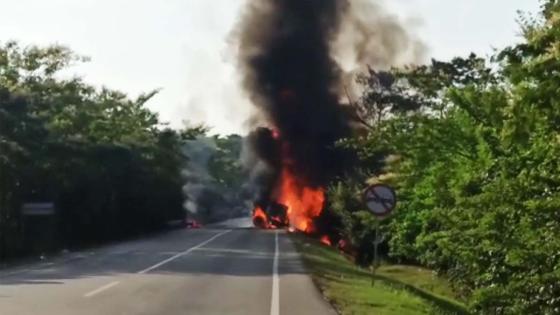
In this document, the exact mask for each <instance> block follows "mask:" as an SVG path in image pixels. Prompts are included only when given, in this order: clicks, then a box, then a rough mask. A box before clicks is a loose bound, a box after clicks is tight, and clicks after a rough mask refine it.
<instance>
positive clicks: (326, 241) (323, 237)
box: [320, 235, 332, 246]
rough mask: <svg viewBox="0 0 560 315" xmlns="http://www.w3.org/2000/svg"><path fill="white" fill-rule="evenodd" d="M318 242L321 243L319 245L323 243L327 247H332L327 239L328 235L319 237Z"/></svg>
mask: <svg viewBox="0 0 560 315" xmlns="http://www.w3.org/2000/svg"><path fill="white" fill-rule="evenodd" d="M320 241H321V243H323V244H325V245H327V246H331V245H332V242H331V239H330V238H329V236H328V235H323V236H322V237H321V239H320Z"/></svg>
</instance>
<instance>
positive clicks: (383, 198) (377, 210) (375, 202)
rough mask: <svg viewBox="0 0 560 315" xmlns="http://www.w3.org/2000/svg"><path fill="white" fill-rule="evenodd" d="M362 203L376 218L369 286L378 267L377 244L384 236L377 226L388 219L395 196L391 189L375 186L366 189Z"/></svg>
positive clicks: (394, 205) (372, 282)
mask: <svg viewBox="0 0 560 315" xmlns="http://www.w3.org/2000/svg"><path fill="white" fill-rule="evenodd" d="M364 201H365V203H366V205H367V207H368V209H369V211H370V212H371V213H372V214H373V215H374V216H375V217H376V219H377V220H376V222H375V238H374V240H373V266H372V268H371V285H372V286H373V285H374V284H375V272H376V270H377V268H378V267H379V254H378V247H379V244H381V243H383V241H384V239H385V238H384V236H383V235H382V234H380V233H379V224H380V222H381V221H382V220H384V219H386V218H388V217H389V215H390V214H391V213H392V212H393V210H394V209H395V207H396V205H397V195H396V193H395V190H393V188H391V187H389V186H386V185H381V184H376V185H372V186H370V187H368V189H366V191H365V193H364Z"/></svg>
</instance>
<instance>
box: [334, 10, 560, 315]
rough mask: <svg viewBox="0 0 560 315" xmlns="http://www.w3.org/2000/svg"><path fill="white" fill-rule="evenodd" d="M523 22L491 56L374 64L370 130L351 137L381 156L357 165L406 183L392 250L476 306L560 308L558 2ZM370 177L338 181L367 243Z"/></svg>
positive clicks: (368, 155)
mask: <svg viewBox="0 0 560 315" xmlns="http://www.w3.org/2000/svg"><path fill="white" fill-rule="evenodd" d="M521 26H522V29H523V34H524V38H525V40H524V42H523V43H521V44H518V45H515V46H512V47H509V48H506V49H504V50H503V51H501V52H499V53H497V55H496V57H494V58H493V59H492V60H484V59H483V58H479V57H477V56H474V55H471V56H469V57H468V58H456V59H454V60H452V61H450V62H439V61H433V62H432V63H431V64H430V65H426V66H420V67H413V68H409V69H404V70H393V71H392V72H391V74H390V75H389V74H379V73H375V72H373V71H370V72H369V73H367V74H366V75H365V76H364V78H362V79H361V82H363V83H364V86H365V87H366V92H365V96H364V98H363V99H362V100H361V102H360V104H359V106H360V108H362V110H361V113H362V115H363V119H362V120H363V122H364V124H365V125H367V127H366V128H367V135H366V136H361V137H358V138H356V139H349V140H347V141H345V143H343V145H346V146H348V147H351V148H354V149H355V150H356V151H357V152H358V154H359V156H360V158H361V159H362V160H363V161H367V160H368V159H369V160H371V159H379V157H380V156H383V157H385V161H384V162H385V163H384V167H377V166H376V165H375V164H371V163H370V164H367V163H364V164H362V165H364V166H365V165H367V166H368V167H362V169H361V171H362V173H364V174H367V175H375V178H374V180H377V181H384V182H388V183H391V184H393V185H395V187H396V188H397V190H398V195H399V205H398V210H397V212H396V214H395V216H394V217H392V218H391V219H390V220H387V221H384V222H383V223H382V229H383V230H384V231H386V232H387V236H388V244H387V246H388V249H387V251H388V252H389V254H390V256H391V257H393V258H394V259H398V260H401V261H403V260H404V261H412V262H416V263H420V264H423V265H425V266H428V267H431V268H434V269H436V270H438V271H440V272H441V273H444V274H446V275H447V276H448V277H449V278H450V279H451V280H452V281H453V283H454V285H455V287H456V289H457V290H458V292H459V293H461V294H463V295H464V296H465V297H468V298H469V301H470V305H471V307H472V309H473V311H475V312H477V313H479V314H560V164H559V159H558V157H559V156H560V133H559V132H560V4H558V2H557V1H546V2H545V3H544V6H543V14H542V16H541V17H539V18H536V19H528V18H525V19H522V21H521ZM387 78H390V80H389V79H387ZM372 108H373V109H378V110H371V109H372ZM379 109H381V110H379ZM366 177H368V176H362V177H359V176H358V177H353V178H352V179H347V180H344V181H343V182H341V183H340V184H335V185H333V187H332V188H331V191H330V192H331V193H330V199H331V205H330V208H331V209H332V210H333V212H335V213H337V214H338V216H339V217H341V218H342V222H343V223H344V224H343V226H344V228H343V232H344V233H345V234H346V235H347V237H348V238H350V239H352V240H353V241H354V243H355V244H357V247H358V248H361V247H363V246H364V245H362V244H366V246H365V250H369V249H368V248H367V244H369V243H371V235H372V233H373V232H372V231H373V228H374V225H375V222H374V220H373V219H371V216H368V215H367V214H366V213H365V212H363V211H361V210H363V206H362V205H361V203H360V200H359V195H360V192H359V190H358V189H359V188H363V185H364V179H365V178H366Z"/></svg>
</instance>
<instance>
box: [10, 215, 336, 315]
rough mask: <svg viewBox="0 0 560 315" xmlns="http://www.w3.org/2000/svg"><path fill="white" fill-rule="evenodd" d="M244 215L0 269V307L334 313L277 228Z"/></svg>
mask: <svg viewBox="0 0 560 315" xmlns="http://www.w3.org/2000/svg"><path fill="white" fill-rule="evenodd" d="M247 226H250V223H249V221H248V220H231V221H228V222H225V223H222V224H218V225H215V226H212V227H207V228H205V229H197V230H187V229H185V230H176V231H172V232H169V233H165V234H161V235H158V236H156V237H153V238H150V239H144V240H138V241H131V242H125V243H120V244H115V245H111V246H107V247H103V248H99V249H95V250H92V251H87V252H81V253H73V254H68V255H64V256H63V257H59V258H56V259H54V260H53V261H50V262H45V263H37V264H31V265H28V266H23V267H19V268H13V269H10V270H3V271H0V315H82V314H84V315H86V314H87V315H94V314H95V315H99V314H101V315H125V314H126V315H140V314H142V315H178V314H181V315H185V314H188V315H191V314H192V315H197V314H201V315H202V314H203V315H208V314H216V315H218V314H219V315H223V314H240V315H241V314H243V315H252V314H267V315H268V314H270V315H279V314H310V315H314V314H317V315H319V314H321V315H323V314H334V312H333V311H332V309H331V307H330V306H329V305H328V303H326V302H325V301H324V300H323V299H322V297H321V296H320V294H319V292H318V291H317V289H316V288H315V286H314V285H313V283H312V281H311V279H310V278H309V277H308V276H307V275H306V274H305V271H304V269H303V267H302V264H301V262H300V260H299V256H298V255H297V253H296V252H295V250H294V248H293V245H292V243H291V241H290V239H289V238H288V237H287V236H286V234H285V233H284V232H283V231H261V230H255V229H252V228H246V227H247Z"/></svg>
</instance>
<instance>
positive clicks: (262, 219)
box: [253, 207, 270, 229]
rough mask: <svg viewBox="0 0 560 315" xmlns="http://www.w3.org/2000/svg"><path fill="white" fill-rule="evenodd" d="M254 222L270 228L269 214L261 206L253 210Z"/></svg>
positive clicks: (262, 227) (264, 227)
mask: <svg viewBox="0 0 560 315" xmlns="http://www.w3.org/2000/svg"><path fill="white" fill-rule="evenodd" d="M253 224H254V225H255V226H258V227H260V228H261V229H268V228H270V226H269V224H268V216H267V215H266V213H265V212H264V210H263V209H262V208H261V207H256V208H255V210H253Z"/></svg>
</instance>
